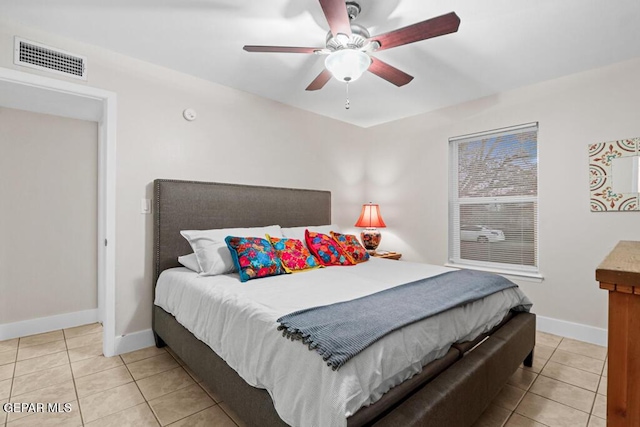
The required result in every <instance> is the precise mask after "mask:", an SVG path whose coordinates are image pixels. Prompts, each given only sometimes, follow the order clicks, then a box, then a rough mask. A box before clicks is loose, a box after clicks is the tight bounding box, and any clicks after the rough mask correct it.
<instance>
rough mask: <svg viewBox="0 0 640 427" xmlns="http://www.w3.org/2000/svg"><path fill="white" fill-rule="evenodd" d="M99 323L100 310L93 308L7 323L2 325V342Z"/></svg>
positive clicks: (0, 336)
mask: <svg viewBox="0 0 640 427" xmlns="http://www.w3.org/2000/svg"><path fill="white" fill-rule="evenodd" d="M98 321H99V315H98V309H97V308H93V309H91V310H84V311H76V312H73V313H65V314H58V315H55V316H49V317H40V318H39V319H30V320H23V321H20V322H14V323H5V324H3V325H0V341H3V340H9V339H12V338H18V337H26V336H28V335H34V334H41V333H44V332H51V331H57V330H58V329H65V328H73V327H74V326H81V325H88V324H90V323H95V322H98Z"/></svg>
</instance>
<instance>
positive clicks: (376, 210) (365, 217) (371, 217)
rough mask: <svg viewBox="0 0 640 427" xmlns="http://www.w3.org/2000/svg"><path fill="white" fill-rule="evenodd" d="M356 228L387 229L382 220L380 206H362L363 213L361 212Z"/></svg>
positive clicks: (369, 204)
mask: <svg viewBox="0 0 640 427" xmlns="http://www.w3.org/2000/svg"><path fill="white" fill-rule="evenodd" d="M356 227H366V228H383V227H386V224H385V223H384V221H383V220H382V216H380V206H378V205H375V204H373V203H368V204H366V205H362V212H360V218H358V221H356Z"/></svg>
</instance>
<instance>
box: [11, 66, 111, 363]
mask: <svg viewBox="0 0 640 427" xmlns="http://www.w3.org/2000/svg"><path fill="white" fill-rule="evenodd" d="M0 82H2V83H3V84H10V85H16V86H15V88H16V89H22V88H24V89H25V91H29V96H30V97H32V96H33V95H34V93H42V94H43V95H46V97H47V98H48V99H49V100H51V99H52V97H53V99H55V97H56V96H60V97H61V98H64V103H63V102H60V103H55V102H54V103H52V102H46V103H41V104H39V103H38V100H37V99H25V98H23V99H21V100H19V105H20V107H19V108H20V109H23V110H27V111H33V112H37V113H44V114H52V115H58V116H64V117H70V118H80V119H83V120H87V109H86V107H87V105H92V106H94V107H96V108H95V109H94V110H95V111H93V112H91V113H90V114H91V117H90V120H93V121H96V122H97V123H98V248H97V249H98V317H99V320H100V321H101V322H102V325H103V340H102V351H103V354H104V355H105V356H107V357H110V356H113V355H115V338H116V312H115V307H116V303H115V300H116V287H115V248H116V233H115V230H116V130H117V128H116V117H117V109H116V103H117V96H116V93H115V92H110V91H106V90H102V89H97V88H94V87H90V86H86V85H82V84H76V83H71V82H67V81H63V80H57V79H52V78H49V77H44V76H41V75H38V74H31V73H26V72H22V71H17V70H11V69H8V68H2V67H0ZM34 90H35V92H34ZM25 96H26V95H25ZM74 100H75V101H77V104H78V105H74V104H75V103H74ZM43 104H44V105H43ZM9 108H11V106H9Z"/></svg>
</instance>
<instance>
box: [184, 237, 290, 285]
mask: <svg viewBox="0 0 640 427" xmlns="http://www.w3.org/2000/svg"><path fill="white" fill-rule="evenodd" d="M180 234H181V235H182V237H184V238H185V239H187V241H188V242H189V244H190V245H191V249H193V253H194V254H195V255H196V258H197V260H198V266H199V267H200V271H199V272H200V275H202V276H216V275H218V274H227V273H233V272H234V271H236V268H235V265H234V263H233V259H232V258H231V252H229V248H227V244H226V243H225V241H224V239H225V237H227V236H238V237H262V238H264V237H265V234H269V235H270V236H273V237H279V238H281V237H282V231H281V230H280V226H279V225H270V226H268V227H251V228H219V229H215V230H182V231H181V232H180Z"/></svg>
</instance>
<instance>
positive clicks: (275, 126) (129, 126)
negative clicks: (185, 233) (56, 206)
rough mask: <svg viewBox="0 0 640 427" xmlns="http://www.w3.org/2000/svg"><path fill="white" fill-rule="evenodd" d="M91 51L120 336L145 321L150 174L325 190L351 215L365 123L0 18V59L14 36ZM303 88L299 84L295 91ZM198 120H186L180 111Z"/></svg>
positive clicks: (7, 55) (340, 215) (360, 175)
mask: <svg viewBox="0 0 640 427" xmlns="http://www.w3.org/2000/svg"><path fill="white" fill-rule="evenodd" d="M14 35H19V36H22V37H25V38H27V39H30V40H33V41H37V42H41V43H45V44H48V45H52V46H55V47H59V48H61V49H65V50H68V51H70V52H74V53H78V54H81V55H85V56H87V63H88V79H89V80H88V82H87V83H82V82H80V81H78V80H73V79H68V81H71V82H74V83H80V84H88V85H90V86H93V87H97V88H101V89H105V90H110V91H113V92H116V93H117V96H118V101H117V102H118V110H117V114H118V131H117V160H116V162H117V190H116V203H117V207H116V209H117V213H116V228H117V229H116V239H117V240H116V333H117V334H118V335H121V334H125V333H132V332H136V331H141V330H145V329H148V328H150V327H151V307H152V250H151V248H152V245H153V237H152V216H150V215H141V214H140V199H141V198H152V190H151V185H152V182H153V180H154V179H156V178H173V179H193V180H204V181H219V182H233V183H243V184H256V185H260V184H263V185H273V186H288V187H298V188H313V189H323V190H331V191H332V192H333V215H334V221H336V222H337V223H339V224H341V225H342V224H344V225H345V226H349V225H352V224H353V221H355V219H356V217H357V215H358V212H359V206H360V205H361V204H362V202H363V201H362V198H361V196H362V194H363V193H364V186H363V179H364V158H363V155H362V153H361V151H360V150H359V149H358V146H357V143H358V141H361V140H364V137H363V135H364V134H365V131H364V130H363V129H360V128H357V127H354V126H351V125H348V124H345V123H341V122H337V121H335V120H332V119H328V118H325V117H322V116H318V115H315V114H312V113H308V112H305V111H302V110H299V109H295V108H292V107H288V106H286V105H284V104H280V103H277V102H273V101H269V100H266V99H264V98H260V97H257V96H254V95H250V94H248V93H245V92H241V91H237V90H234V89H230V88H227V87H224V86H221V85H217V84H214V83H211V82H208V81H204V80H201V79H197V78H195V77H191V76H188V75H185V74H182V73H178V72H175V71H172V70H168V69H166V68H162V67H159V66H155V65H152V64H149V63H146V62H143V61H138V60H136V59H133V58H130V57H126V56H123V55H119V54H115V53H113V52H110V51H107V50H104V49H99V48H96V47H92V46H88V45H84V44H80V43H77V42H75V41H70V40H68V39H63V38H58V37H54V36H52V35H49V34H45V33H41V32H39V31H37V30H32V29H27V28H21V27H16V26H14V25H13V24H10V23H3V24H2V25H0V66H1V67H6V68H13V69H19V70H21V71H25V72H29V73H34V74H41V75H46V76H48V77H51V76H52V75H50V74H42V73H40V72H38V71H32V70H28V69H26V68H21V67H17V66H14V65H13V59H12V55H13V36H14ZM299 90H301V91H302V90H304V88H300V89H299ZM188 107H189V108H194V109H195V110H196V111H197V113H198V119H197V120H196V121H194V122H187V121H185V120H184V119H183V117H182V111H183V110H184V109H185V108H188Z"/></svg>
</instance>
